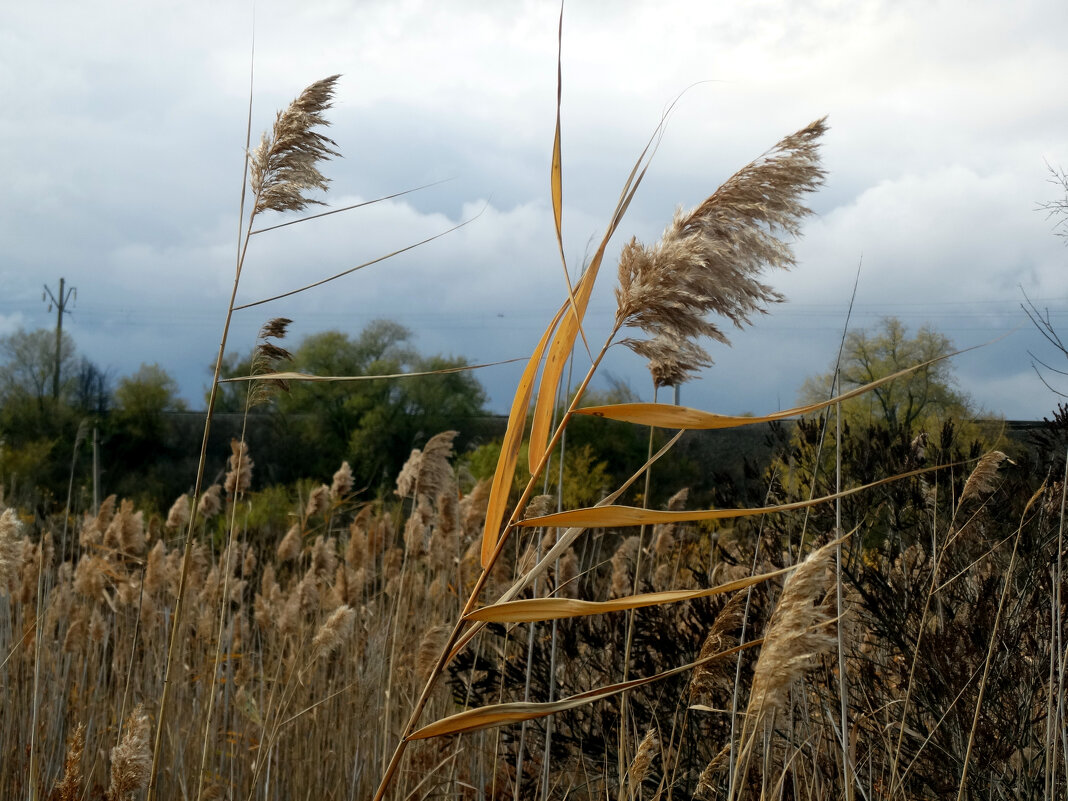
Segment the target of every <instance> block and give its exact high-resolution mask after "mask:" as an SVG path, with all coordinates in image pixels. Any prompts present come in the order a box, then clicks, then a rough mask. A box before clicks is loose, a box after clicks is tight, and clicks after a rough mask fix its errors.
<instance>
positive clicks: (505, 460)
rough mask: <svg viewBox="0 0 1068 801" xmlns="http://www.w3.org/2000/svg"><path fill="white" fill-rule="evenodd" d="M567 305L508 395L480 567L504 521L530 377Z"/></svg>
mask: <svg viewBox="0 0 1068 801" xmlns="http://www.w3.org/2000/svg"><path fill="white" fill-rule="evenodd" d="M566 309H567V306H566V305H565V306H561V307H560V311H558V312H557V313H556V316H555V317H554V318H553V320H552V322H551V323H549V327H548V328H546V329H545V333H544V334H542V335H541V340H540V341H539V342H538V345H537V347H536V348H534V353H532V354H531V356H530V359H529V360H528V361H527V366H526V368H524V370H523V375H522V376H521V377H520V379H519V386H518V387H517V388H516V392H515V397H514V398H513V399H512V409H511V412H510V413H509V415H508V428H507V430H506V431H505V432H504V441H503V442H502V443H501V455H500V458H498V460H497V469H496V470H494V471H493V484H492V486H491V488H490V497H489V503H488V505H487V507H486V528H485V530H484V531H483V533H482V567H483V568H485V567H486V566H487V565H489V562H490V559H491V557H492V556H493V551H494V549H495V548H496V547H497V537H498V535H499V533H500V530H501V523H503V522H504V511H505V507H506V506H507V505H508V493H509V491H510V490H511V488H512V477H513V476H514V475H515V466H516V462H517V461H518V459H519V446H520V445H521V444H522V442H523V429H524V428H525V426H526V422H527V407H528V406H529V404H530V396H531V394H532V392H533V391H534V379H535V378H536V377H537V374H538V366H539V365H540V364H541V357H542V354H543V353H544V352H545V346H546V344H547V343H548V341H549V337H550V336H551V335H552V333H553V331H554V330H555V329H556V326H557V324H558V323H559V322H560V317H561V316H562V315H563V313H564V311H565V310H566Z"/></svg>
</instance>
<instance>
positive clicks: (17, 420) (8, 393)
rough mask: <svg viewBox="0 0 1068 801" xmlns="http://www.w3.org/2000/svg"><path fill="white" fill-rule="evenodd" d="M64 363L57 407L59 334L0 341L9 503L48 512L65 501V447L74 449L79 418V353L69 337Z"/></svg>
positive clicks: (22, 334) (1, 454)
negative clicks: (59, 500)
mask: <svg viewBox="0 0 1068 801" xmlns="http://www.w3.org/2000/svg"><path fill="white" fill-rule="evenodd" d="M60 360H61V362H60V368H61V374H62V375H63V376H64V379H65V380H64V382H63V383H62V384H61V385H60V396H59V399H58V401H57V400H55V399H53V398H52V379H53V375H54V373H55V363H56V337H55V332H54V331H49V330H47V329H43V328H42V329H38V330H36V331H24V330H22V329H19V330H17V331H15V332H14V333H12V334H9V335H7V336H5V337H0V480H2V481H3V482H4V486H5V487H6V488H7V490H8V493H9V497H8V502H9V503H10V502H16V503H23V504H31V503H40V504H41V506H42V509H47V508H48V507H49V504H50V500H51V498H56V497H63V496H65V493H66V480H65V478H66V473H67V470H68V469H69V451H68V450H67V446H68V445H70V446H73V443H74V437H75V432H76V431H77V428H78V421H79V419H80V418H81V415H80V414H79V412H78V411H77V410H76V409H74V408H73V407H72V406H71V401H72V400H73V399H74V381H73V380H72V377H73V375H74V372H75V371H74V369H73V367H74V364H75V348H74V340H73V339H72V338H71V337H70V335H69V334H64V335H63V338H62V340H61V344H60ZM64 443H66V444H64ZM12 489H14V490H15V492H14V493H12V492H11V491H12Z"/></svg>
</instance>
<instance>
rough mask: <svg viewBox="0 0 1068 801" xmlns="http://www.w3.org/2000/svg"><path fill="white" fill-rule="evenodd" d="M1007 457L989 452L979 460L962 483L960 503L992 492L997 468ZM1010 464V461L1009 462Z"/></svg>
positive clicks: (997, 452)
mask: <svg viewBox="0 0 1068 801" xmlns="http://www.w3.org/2000/svg"><path fill="white" fill-rule="evenodd" d="M1008 458H1009V457H1008V456H1006V455H1005V454H1004V453H1002V452H1001V451H990V452H989V453H987V454H984V455H983V456H982V458H980V459H979V463H978V464H977V465H976V466H975V469H974V470H972V474H971V475H970V476H968V480H967V481H966V482H964V490H963V491H962V492H961V494H960V503H961V505H963V504H964V503H965V502H966V501H969V500H972V499H974V498H978V497H979V496H980V495H989V494H990V493H991V492H993V491H994V487H995V486H996V485H995V484H994V479H995V478H996V477H997V474H998V468H999V467H1001V464H1002V462H1004V461H1005V460H1006V459H1008ZM1009 463H1010V464H1012V460H1009Z"/></svg>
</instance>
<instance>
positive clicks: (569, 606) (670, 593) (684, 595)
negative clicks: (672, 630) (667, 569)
mask: <svg viewBox="0 0 1068 801" xmlns="http://www.w3.org/2000/svg"><path fill="white" fill-rule="evenodd" d="M793 569H794V566H793V565H791V566H790V567H784V568H783V569H781V570H774V571H772V572H770V573H761V574H759V575H756V576H748V577H746V578H742V579H737V580H736V581H729V582H727V583H726V584H720V585H719V586H717V587H708V588H706V589H703V590H664V591H662V592H644V593H641V594H639V595H628V596H627V597H625V598H615V599H613V600H611V601H580V600H576V599H573V598H527V599H523V600H520V601H508V602H505V603H499V604H493V605H492V606H484V607H482V608H481V609H476V610H474V611H473V612H470V613H469V614H467V615H465V616H464V617H465V619H466V620H481V621H484V622H486V623H532V622H534V621H538V620H560V619H562V618H569V617H584V616H586V615H600V614H604V613H605V612H621V611H625V610H627V609H640V608H642V607H643V606H661V605H663V604H673V603H679V602H680V601H692V600H694V599H696V598H707V597H709V596H711V595H722V594H723V593H726V592H735V591H736V590H741V589H745V588H746V587H749V586H752V585H753V584H759V583H760V582H762V581H767V580H768V579H773V578H775V577H776V576H781V575H783V574H785V573H789V572H790V571H791V570H793Z"/></svg>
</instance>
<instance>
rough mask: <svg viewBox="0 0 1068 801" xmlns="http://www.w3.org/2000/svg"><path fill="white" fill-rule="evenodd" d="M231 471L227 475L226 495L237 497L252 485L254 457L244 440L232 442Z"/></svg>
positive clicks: (232, 440)
mask: <svg viewBox="0 0 1068 801" xmlns="http://www.w3.org/2000/svg"><path fill="white" fill-rule="evenodd" d="M229 465H230V470H229V472H228V473H227V474H226V482H225V484H224V485H223V486H224V487H225V488H226V494H227V495H229V496H231V497H235V496H237V495H240V494H241V493H243V492H246V491H247V490H248V488H249V487H250V486H251V485H252V465H253V462H252V457H250V456H249V455H248V443H247V442H245V441H244V440H238V439H231V440H230V459H229Z"/></svg>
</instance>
